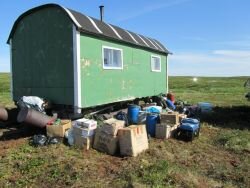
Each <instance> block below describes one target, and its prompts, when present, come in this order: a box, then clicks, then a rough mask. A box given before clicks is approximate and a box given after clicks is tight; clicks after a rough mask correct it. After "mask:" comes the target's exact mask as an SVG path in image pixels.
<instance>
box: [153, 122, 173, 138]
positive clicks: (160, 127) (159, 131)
mask: <svg viewBox="0 0 250 188" xmlns="http://www.w3.org/2000/svg"><path fill="white" fill-rule="evenodd" d="M171 130H172V127H171V126H170V125H167V124H156V129H155V137H156V138H158V139H168V138H170V137H171Z"/></svg>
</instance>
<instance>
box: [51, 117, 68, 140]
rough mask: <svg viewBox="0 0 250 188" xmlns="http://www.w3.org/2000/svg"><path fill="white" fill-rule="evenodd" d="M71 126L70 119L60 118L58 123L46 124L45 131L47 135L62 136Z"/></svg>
mask: <svg viewBox="0 0 250 188" xmlns="http://www.w3.org/2000/svg"><path fill="white" fill-rule="evenodd" d="M70 128H71V120H66V119H64V120H61V124H60V125H47V126H46V131H47V136H49V137H64V134H65V132H66V131H67V130H68V129H70Z"/></svg>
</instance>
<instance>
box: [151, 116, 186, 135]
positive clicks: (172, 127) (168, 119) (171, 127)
mask: <svg viewBox="0 0 250 188" xmlns="http://www.w3.org/2000/svg"><path fill="white" fill-rule="evenodd" d="M160 117H161V118H160V122H161V123H160V124H157V125H156V133H155V137H156V138H159V139H168V138H171V137H173V136H174V134H175V132H176V130H177V128H178V126H179V123H180V115H179V113H178V112H164V113H161V114H160ZM181 117H182V116H181Z"/></svg>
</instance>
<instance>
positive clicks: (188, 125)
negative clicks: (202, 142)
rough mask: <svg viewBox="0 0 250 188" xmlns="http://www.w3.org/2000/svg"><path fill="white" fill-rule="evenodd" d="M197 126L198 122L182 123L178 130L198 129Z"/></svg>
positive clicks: (192, 130) (193, 130)
mask: <svg viewBox="0 0 250 188" xmlns="http://www.w3.org/2000/svg"><path fill="white" fill-rule="evenodd" d="M199 128H200V126H199V124H196V123H183V124H181V126H180V127H179V129H180V130H186V131H191V132H195V131H198V130H199Z"/></svg>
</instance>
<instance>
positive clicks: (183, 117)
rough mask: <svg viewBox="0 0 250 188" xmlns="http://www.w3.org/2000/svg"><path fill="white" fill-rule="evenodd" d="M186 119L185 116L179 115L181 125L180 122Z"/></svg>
mask: <svg viewBox="0 0 250 188" xmlns="http://www.w3.org/2000/svg"><path fill="white" fill-rule="evenodd" d="M185 118H187V115H186V114H179V122H180V123H181V121H182V120H183V119H185Z"/></svg>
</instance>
